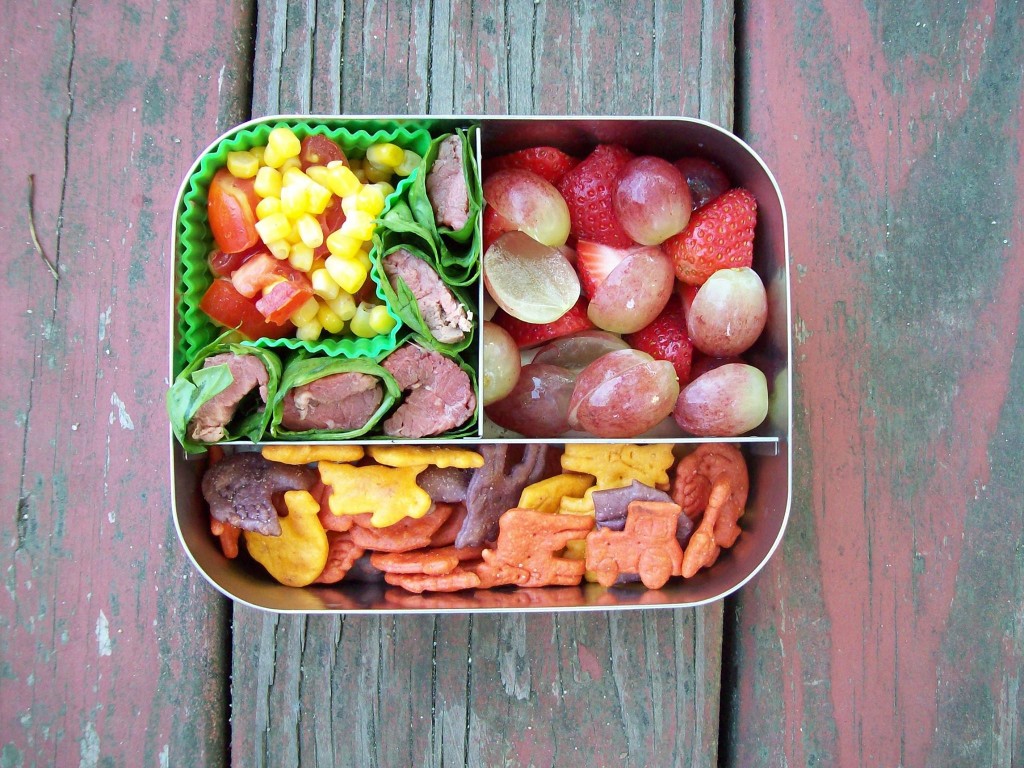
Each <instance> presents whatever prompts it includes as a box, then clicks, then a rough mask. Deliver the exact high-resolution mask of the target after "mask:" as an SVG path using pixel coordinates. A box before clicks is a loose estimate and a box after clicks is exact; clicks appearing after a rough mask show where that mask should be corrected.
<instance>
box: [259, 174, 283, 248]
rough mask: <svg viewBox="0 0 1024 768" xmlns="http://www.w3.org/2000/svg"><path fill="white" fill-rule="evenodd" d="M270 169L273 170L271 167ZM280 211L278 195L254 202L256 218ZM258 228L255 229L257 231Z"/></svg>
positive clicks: (262, 217)
mask: <svg viewBox="0 0 1024 768" xmlns="http://www.w3.org/2000/svg"><path fill="white" fill-rule="evenodd" d="M270 170H274V169H273V168H271V169H270ZM280 212H281V199H280V198H278V197H264V198H263V199H262V200H260V201H259V202H258V203H256V218H257V219H265V218H267V217H269V216H273V215H274V214H275V213H280ZM258 231H259V230H257V232H258Z"/></svg>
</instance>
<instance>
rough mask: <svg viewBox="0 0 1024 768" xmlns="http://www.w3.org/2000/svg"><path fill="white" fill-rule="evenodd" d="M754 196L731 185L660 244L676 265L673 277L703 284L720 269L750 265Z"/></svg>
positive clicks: (755, 214) (752, 247)
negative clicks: (683, 227) (676, 233)
mask: <svg viewBox="0 0 1024 768" xmlns="http://www.w3.org/2000/svg"><path fill="white" fill-rule="evenodd" d="M756 224H757V200H755V199H754V196H753V195H752V194H751V193H750V192H749V191H747V190H746V189H743V188H742V187H734V188H733V189H730V190H729V191H728V192H725V193H724V194H722V195H720V196H719V197H717V198H715V199H714V200H712V201H711V202H710V203H708V204H707V205H706V206H705V207H703V208H701V209H700V210H699V211H695V212H694V214H693V216H691V217H690V223H689V224H687V225H686V229H684V230H683V231H682V232H680V233H679V234H678V235H675V236H673V237H670V238H669V239H668V240H666V241H665V242H664V243H663V244H662V248H663V249H664V251H665V253H667V254H668V255H669V256H671V257H672V260H673V261H674V262H675V265H676V277H678V278H679V279H680V280H682V281H683V282H684V283H689V284H690V285H703V284H704V281H706V280H707V279H708V278H709V277H711V275H712V274H713V273H714V272H716V271H717V270H719V269H726V268H728V267H749V266H751V265H752V264H753V261H754V226H755V225H756Z"/></svg>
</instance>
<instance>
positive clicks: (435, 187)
mask: <svg viewBox="0 0 1024 768" xmlns="http://www.w3.org/2000/svg"><path fill="white" fill-rule="evenodd" d="M427 197H428V198H430V204H431V205H432V206H433V208H434V219H435V221H437V223H438V224H443V225H445V226H447V227H449V228H451V229H456V230H458V229H462V228H463V227H464V226H466V222H467V221H469V188H468V187H467V186H466V177H465V174H464V173H463V171H462V139H461V138H460V137H459V136H458V135H457V134H454V133H453V134H452V135H451V136H449V137H448V138H447V139H445V140H444V141H442V142H441V146H440V147H438V149H437V159H435V160H434V164H433V165H432V166H431V168H430V173H428V174H427Z"/></svg>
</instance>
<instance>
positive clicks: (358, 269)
mask: <svg viewBox="0 0 1024 768" xmlns="http://www.w3.org/2000/svg"><path fill="white" fill-rule="evenodd" d="M324 267H325V268H326V269H327V271H328V272H329V273H330V275H331V277H332V278H334V282H336V283H337V284H338V285H339V286H340V287H341V289H342V290H343V291H346V292H348V293H356V292H357V291H358V290H359V289H360V288H362V287H363V283H365V282H366V276H367V274H368V272H367V269H366V268H365V267H364V266H363V265H362V264H361V263H359V262H358V261H355V260H354V259H342V258H338V257H337V256H335V255H333V254H332V255H331V256H328V257H327V261H326V262H324Z"/></svg>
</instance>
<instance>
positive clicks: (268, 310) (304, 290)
mask: <svg viewBox="0 0 1024 768" xmlns="http://www.w3.org/2000/svg"><path fill="white" fill-rule="evenodd" d="M311 298H313V287H312V286H311V285H310V284H309V281H307V280H303V281H302V282H299V281H298V280H282V281H281V282H279V283H276V284H275V285H274V287H273V288H271V289H270V291H269V292H268V293H266V294H264V295H263V296H261V297H260V298H258V299H257V300H256V309H258V310H259V311H260V313H262V315H263V316H264V317H265V318H266V319H267V322H268V323H276V324H278V325H281V324H283V323H288V322H289V321H288V318H289V317H291V316H292V315H293V314H295V313H296V312H297V311H298V310H299V309H301V308H302V305H303V304H305V303H306V302H307V301H309V300H310V299H311Z"/></svg>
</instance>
